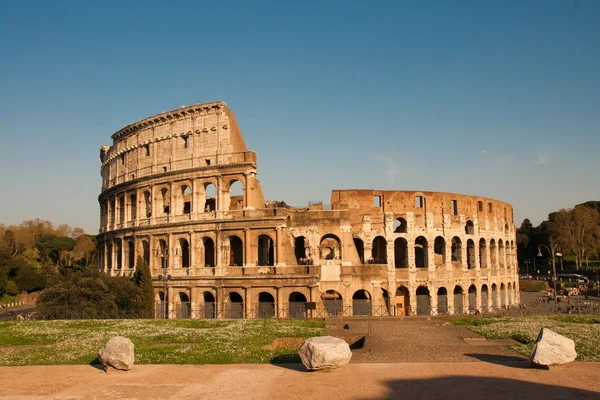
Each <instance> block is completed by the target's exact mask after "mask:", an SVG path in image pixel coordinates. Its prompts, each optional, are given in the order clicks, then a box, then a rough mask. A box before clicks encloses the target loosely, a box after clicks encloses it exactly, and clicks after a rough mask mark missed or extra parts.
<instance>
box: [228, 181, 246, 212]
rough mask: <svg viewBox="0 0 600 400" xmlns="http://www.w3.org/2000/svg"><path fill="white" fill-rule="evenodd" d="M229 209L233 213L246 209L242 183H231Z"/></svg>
mask: <svg viewBox="0 0 600 400" xmlns="http://www.w3.org/2000/svg"><path fill="white" fill-rule="evenodd" d="M229 209H230V210H232V211H235V210H243V209H244V186H243V185H242V182H240V181H238V180H233V181H231V182H229Z"/></svg>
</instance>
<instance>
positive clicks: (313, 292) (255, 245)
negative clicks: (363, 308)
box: [99, 102, 519, 316]
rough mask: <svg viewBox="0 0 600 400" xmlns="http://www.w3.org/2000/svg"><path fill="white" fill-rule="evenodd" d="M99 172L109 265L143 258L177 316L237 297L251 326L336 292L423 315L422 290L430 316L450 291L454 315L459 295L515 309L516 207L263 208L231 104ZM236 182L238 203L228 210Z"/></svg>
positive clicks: (475, 201)
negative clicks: (266, 306)
mask: <svg viewBox="0 0 600 400" xmlns="http://www.w3.org/2000/svg"><path fill="white" fill-rule="evenodd" d="M186 138H187V139H186ZM101 159H102V169H101V174H102V182H103V186H102V193H101V194H100V196H99V202H100V207H101V228H100V235H99V247H100V254H101V257H100V265H101V267H102V268H103V270H105V271H106V272H107V273H110V274H117V275H130V274H131V273H132V272H133V267H134V265H133V264H134V262H133V261H134V260H135V258H136V257H137V256H138V255H141V256H144V257H145V258H147V260H148V261H149V263H150V266H151V269H152V271H153V275H154V277H155V282H156V283H155V284H156V292H157V301H158V300H159V299H162V298H164V293H163V292H164V290H165V287H167V289H168V290H167V298H168V307H169V308H170V309H176V308H177V307H181V304H182V303H186V302H190V303H191V304H192V307H193V308H198V307H201V306H202V304H203V303H204V298H205V296H208V293H210V294H212V295H213V296H214V297H215V298H216V303H217V305H218V307H220V308H222V309H226V308H227V307H230V306H231V301H230V299H229V293H233V292H235V293H238V294H239V295H240V296H241V297H242V299H243V301H244V304H246V313H247V314H246V315H247V316H251V315H252V314H251V310H250V309H251V308H253V307H256V306H257V302H258V296H259V294H260V293H261V292H265V293H270V294H271V295H272V296H273V301H274V303H275V304H276V307H277V308H278V309H286V308H287V307H288V303H289V302H290V295H291V294H292V293H301V294H303V295H304V297H305V298H306V301H314V302H316V303H317V305H318V307H323V306H324V303H323V301H322V299H323V295H324V293H325V292H326V291H328V290H330V291H335V292H337V293H338V294H339V295H341V298H342V299H343V302H344V305H346V306H350V305H352V304H353V300H352V298H353V297H356V296H358V295H359V294H360V292H361V291H363V290H364V291H366V292H367V293H368V295H367V297H369V298H370V299H371V302H372V305H373V306H374V307H375V308H378V309H379V310H380V313H390V312H392V313H393V312H396V313H403V312H414V311H415V309H416V307H417V303H418V301H422V300H423V297H422V296H421V297H420V298H418V296H417V292H418V291H419V293H422V291H423V290H428V291H429V295H430V300H428V301H429V305H430V307H432V308H436V307H437V305H438V304H437V303H438V300H439V299H441V297H440V296H438V291H443V290H446V291H447V292H448V296H447V297H448V307H449V308H450V309H452V308H453V307H454V305H455V303H454V302H455V300H456V301H457V302H458V301H459V298H460V297H461V295H460V294H459V295H458V297H455V296H453V295H452V292H453V291H455V290H456V291H458V292H461V291H462V297H464V305H465V306H466V305H467V304H469V303H468V302H469V298H471V302H472V303H471V304H470V305H471V306H472V307H471V308H472V309H481V308H482V307H484V308H485V303H486V302H487V304H488V305H489V306H491V305H492V303H493V299H496V302H497V305H498V306H500V305H502V304H506V305H509V304H516V303H518V302H519V298H518V285H517V282H518V280H517V266H516V250H515V227H514V224H513V223H512V207H511V206H510V205H509V204H506V203H503V202H500V201H497V200H492V199H488V198H482V197H477V196H467V195H460V194H453V193H439V192H415V191H377V190H334V191H333V192H332V196H331V204H332V210H323V209H322V207H320V206H319V205H311V206H309V207H308V208H307V209H297V210H293V209H286V208H267V206H266V205H265V201H264V197H263V194H262V189H261V186H260V183H259V181H258V180H257V178H256V171H257V164H256V154H255V153H254V152H251V151H248V150H247V148H246V145H245V143H244V140H243V138H242V135H241V132H240V130H239V128H238V125H237V122H236V120H235V117H234V115H233V113H232V112H231V111H230V110H229V109H228V108H227V107H226V105H225V103H223V102H215V103H208V104H199V105H194V106H190V107H182V108H181V109H179V110H174V111H170V112H168V113H162V114H159V115H157V116H154V117H150V118H147V119H144V120H142V121H140V122H138V123H135V124H131V125H128V126H127V127H125V128H123V129H122V130H120V131H119V132H117V133H115V134H114V135H113V145H112V146H105V147H103V148H102V152H101ZM235 182H240V183H241V186H242V187H243V188H242V194H241V195H236V196H233V198H232V196H231V191H230V187H231V185H232V184H233V183H235ZM210 185H212V186H213V187H214V193H211V192H210V191H209V188H210ZM375 196H379V199H380V206H379V207H376V206H375V205H374V197H375ZM417 196H420V197H422V199H423V200H422V206H421V207H418V206H417V205H416V204H417V202H416V197H417ZM452 201H456V202H457V203H456V204H457V207H456V209H455V210H453V209H452ZM453 211H454V212H453ZM397 221H402V223H403V225H402V227H403V229H396V228H397V225H398V222H397ZM457 243H458V244H457ZM211 248H213V249H214V250H212V251H211V250H210V249H211ZM300 257H303V258H304V257H305V258H310V259H311V261H312V263H311V264H312V265H304V264H305V263H303V262H301V261H302V260H300ZM159 275H162V276H166V275H170V276H171V277H172V279H171V280H170V281H168V282H165V281H164V280H160V279H159V278H158V276H159ZM165 283H166V286H165ZM494 287H495V288H496V291H495V294H493V293H494V291H493V288H494ZM424 288H426V289H424ZM501 288H503V289H501ZM486 289H487V293H486V291H485V290H486ZM469 290H471V291H472V292H473V294H472V295H471V296H469V294H468V292H469ZM425 298H427V296H425ZM397 304H402V306H401V307H399V308H398V310H396V311H394V310H393V307H390V306H395V305H397ZM381 310H383V311H381ZM450 312H452V311H450Z"/></svg>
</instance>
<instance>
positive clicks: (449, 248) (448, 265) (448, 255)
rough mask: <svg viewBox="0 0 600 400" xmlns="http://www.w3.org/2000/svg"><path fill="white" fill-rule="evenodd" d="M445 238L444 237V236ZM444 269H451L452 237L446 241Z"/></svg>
mask: <svg viewBox="0 0 600 400" xmlns="http://www.w3.org/2000/svg"><path fill="white" fill-rule="evenodd" d="M444 240H445V238H444ZM445 250H446V270H447V271H452V238H450V241H449V242H446V249H445Z"/></svg>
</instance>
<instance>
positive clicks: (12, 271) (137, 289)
mask: <svg viewBox="0 0 600 400" xmlns="http://www.w3.org/2000/svg"><path fill="white" fill-rule="evenodd" d="M96 248H97V241H96V237H95V236H92V235H88V234H86V233H85V232H84V231H83V229H81V228H78V227H71V226H69V225H66V224H65V225H59V226H54V225H53V224H52V223H51V222H50V221H45V220H41V219H32V220H26V221H23V222H22V223H21V224H19V225H9V226H6V225H3V224H0V298H2V297H3V296H6V295H8V296H16V295H18V294H21V293H24V292H27V293H33V292H41V293H40V294H39V297H38V299H37V306H38V310H39V311H40V312H42V313H45V314H50V315H52V314H54V315H71V314H73V313H74V312H76V313H79V314H80V315H89V316H90V317H94V316H100V315H103V316H107V315H108V316H112V315H114V316H116V315H123V314H132V315H133V314H135V315H137V316H140V317H146V318H150V317H152V316H153V313H154V311H153V307H154V291H153V289H152V277H151V275H150V268H149V267H148V265H147V263H145V262H144V261H143V259H141V258H139V259H138V260H137V266H136V271H135V273H134V275H133V277H132V278H127V277H111V276H108V275H106V274H103V273H102V272H101V271H99V269H98V266H97V253H96Z"/></svg>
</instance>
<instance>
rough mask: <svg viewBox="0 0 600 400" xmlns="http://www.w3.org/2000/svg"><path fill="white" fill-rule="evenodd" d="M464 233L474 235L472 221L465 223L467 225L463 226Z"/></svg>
mask: <svg viewBox="0 0 600 400" xmlns="http://www.w3.org/2000/svg"><path fill="white" fill-rule="evenodd" d="M465 233H466V234H467V235H474V234H475V225H474V224H473V221H471V220H468V221H467V224H466V225H465Z"/></svg>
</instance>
